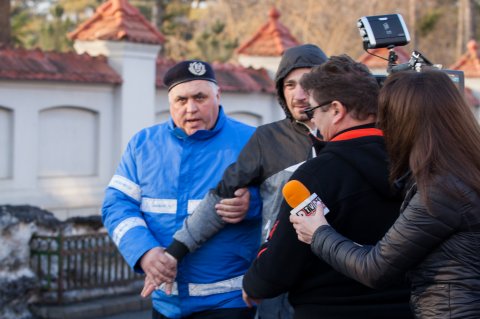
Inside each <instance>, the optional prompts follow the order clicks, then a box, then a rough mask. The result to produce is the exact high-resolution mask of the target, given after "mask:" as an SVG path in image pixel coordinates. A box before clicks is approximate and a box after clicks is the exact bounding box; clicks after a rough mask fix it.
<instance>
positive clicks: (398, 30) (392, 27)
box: [357, 14, 410, 50]
mask: <svg viewBox="0 0 480 319" xmlns="http://www.w3.org/2000/svg"><path fill="white" fill-rule="evenodd" d="M357 26H358V29H359V31H360V36H361V37H362V39H363V48H364V49H365V50H367V49H375V48H387V47H389V46H392V45H393V46H402V45H406V44H408V43H409V42H410V34H409V33H408V29H407V26H406V25H405V21H403V18H402V16H401V15H400V14H386V15H380V16H369V17H362V18H360V19H359V20H358V22H357Z"/></svg>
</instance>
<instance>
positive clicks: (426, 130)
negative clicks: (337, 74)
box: [378, 70, 480, 200]
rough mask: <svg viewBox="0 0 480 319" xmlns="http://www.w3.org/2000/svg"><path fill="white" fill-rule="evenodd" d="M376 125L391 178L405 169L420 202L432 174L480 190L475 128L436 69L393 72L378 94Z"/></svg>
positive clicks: (479, 143) (479, 139)
mask: <svg viewBox="0 0 480 319" xmlns="http://www.w3.org/2000/svg"><path fill="white" fill-rule="evenodd" d="M378 126H379V127H380V128H381V129H382V130H383V131H384V134H385V143H386V146H387V150H388V153H389V155H390V165H391V167H390V179H391V181H393V180H395V179H397V178H399V177H401V176H402V175H404V174H405V173H406V172H407V171H408V170H409V169H410V170H411V172H412V175H413V178H414V179H415V181H416V182H417V187H418V189H419V191H420V194H422V195H423V196H425V197H423V198H424V200H428V198H427V197H426V196H427V193H428V192H427V189H426V188H427V186H428V185H429V184H430V183H431V182H432V180H433V178H434V177H435V176H437V175H450V174H451V175H453V176H455V177H457V178H459V179H460V180H462V182H463V183H465V184H467V185H468V186H470V187H471V188H472V189H475V190H476V191H477V193H478V194H480V126H479V124H478V122H477V120H476V119H475V117H474V115H473V113H472V111H471V109H470V107H469V106H468V105H467V103H466V102H465V99H464V98H463V96H462V94H461V93H460V91H459V90H458V89H457V87H456V86H455V84H454V83H453V82H452V80H450V78H449V77H448V75H446V74H445V73H443V72H441V71H434V70H431V71H430V70H429V71H424V72H414V71H408V72H399V73H397V74H393V75H391V76H390V77H389V78H388V79H387V81H385V83H384V86H383V88H382V89H381V90H380V95H379V113H378Z"/></svg>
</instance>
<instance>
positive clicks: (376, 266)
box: [312, 177, 480, 319]
mask: <svg viewBox="0 0 480 319" xmlns="http://www.w3.org/2000/svg"><path fill="white" fill-rule="evenodd" d="M445 185H449V186H451V187H449V189H450V190H452V189H453V190H454V192H455V193H456V194H457V195H454V193H452V191H447V190H446V187H445ZM429 198H430V204H429V206H428V207H426V206H425V205H424V204H423V202H422V200H421V198H420V194H419V193H418V192H417V191H416V189H415V187H412V189H411V190H410V191H409V193H408V194H407V197H406V199H405V201H404V204H403V206H402V209H401V211H402V214H401V215H400V217H399V218H398V220H397V221H396V222H395V224H394V225H393V226H392V228H391V229H390V230H389V231H388V232H387V234H386V235H385V237H384V238H383V239H382V240H381V241H380V242H378V243H377V244H376V246H374V247H371V246H370V247H360V246H358V245H356V244H354V243H353V242H352V241H350V240H348V239H346V238H345V237H343V236H341V235H340V234H338V233H337V232H336V231H335V230H334V229H333V228H332V227H330V226H322V227H320V228H319V229H318V230H317V231H316V232H315V234H314V237H313V243H312V250H313V251H314V253H315V254H317V255H318V256H320V257H321V258H323V259H324V260H325V261H327V262H328V263H330V264H331V265H332V266H333V267H334V268H335V269H337V270H339V271H341V272H342V273H344V274H346V275H348V276H350V277H352V278H355V279H356V280H358V281H360V282H362V283H364V284H366V285H368V286H371V287H376V288H378V287H384V286H386V285H388V284H389V283H390V282H391V281H392V279H394V278H395V277H399V276H401V275H402V274H404V273H405V272H407V271H409V275H410V278H411V283H412V294H411V300H410V303H411V307H412V309H413V311H414V314H415V317H416V318H435V319H438V318H462V319H465V318H472V319H473V318H480V253H479V251H480V194H477V193H475V192H474V191H473V190H472V189H470V188H469V187H468V186H466V185H465V184H463V183H461V182H460V181H458V180H457V179H454V178H452V177H448V178H447V177H444V178H438V179H437V181H436V183H435V185H433V186H432V187H431V188H430V193H429Z"/></svg>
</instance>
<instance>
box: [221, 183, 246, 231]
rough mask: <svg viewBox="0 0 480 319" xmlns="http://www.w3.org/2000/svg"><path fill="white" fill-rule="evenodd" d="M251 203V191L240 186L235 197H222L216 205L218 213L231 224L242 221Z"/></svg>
mask: <svg viewBox="0 0 480 319" xmlns="http://www.w3.org/2000/svg"><path fill="white" fill-rule="evenodd" d="M249 205H250V192H249V191H248V188H246V187H245V188H239V189H237V190H236V191H235V197H234V198H225V199H222V200H221V201H220V202H219V203H218V204H216V205H215V208H216V210H217V214H218V215H219V216H220V217H222V219H223V221H224V222H226V223H230V224H235V223H239V222H241V221H242V220H243V219H244V218H245V216H246V215H247V212H248V206H249Z"/></svg>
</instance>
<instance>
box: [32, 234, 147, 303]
mask: <svg viewBox="0 0 480 319" xmlns="http://www.w3.org/2000/svg"><path fill="white" fill-rule="evenodd" d="M30 249H31V266H32V269H33V271H34V272H35V273H36V275H37V277H38V278H39V280H40V289H41V294H42V296H44V297H45V298H43V299H44V300H43V301H46V302H54V303H62V302H64V301H65V295H66V294H67V293H69V292H70V293H72V292H73V293H77V295H78V294H79V293H80V292H82V291H83V295H84V296H88V295H89V294H88V293H85V291H87V290H93V289H96V288H99V289H111V288H112V287H116V286H125V285H128V284H130V283H133V282H138V281H143V276H141V275H139V274H136V273H134V272H133V271H132V270H131V269H130V267H129V266H128V265H127V264H126V263H125V261H124V260H123V258H122V256H121V255H120V254H119V253H118V250H117V247H116V246H115V245H114V243H113V242H112V240H111V239H110V237H109V236H108V234H106V233H98V234H90V235H77V236H71V235H70V236H64V235H63V234H60V235H59V236H34V237H33V238H32V240H31V242H30ZM47 296H50V297H47ZM91 296H93V295H91ZM87 298H88V297H87ZM84 299H86V298H84Z"/></svg>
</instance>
